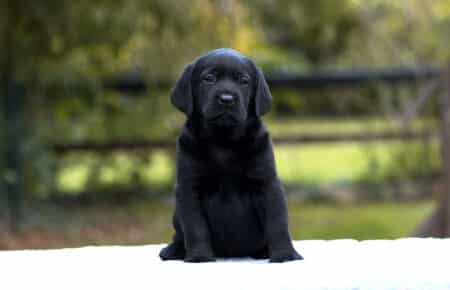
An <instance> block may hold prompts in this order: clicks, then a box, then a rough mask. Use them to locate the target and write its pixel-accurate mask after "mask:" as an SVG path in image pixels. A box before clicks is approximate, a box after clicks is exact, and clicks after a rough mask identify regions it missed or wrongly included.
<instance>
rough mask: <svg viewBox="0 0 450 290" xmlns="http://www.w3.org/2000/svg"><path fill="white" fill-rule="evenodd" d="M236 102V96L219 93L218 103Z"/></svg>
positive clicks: (232, 103)
mask: <svg viewBox="0 0 450 290" xmlns="http://www.w3.org/2000/svg"><path fill="white" fill-rule="evenodd" d="M236 103H237V97H236V96H233V95H229V94H221V95H219V104H221V105H228V106H231V105H234V104H236Z"/></svg>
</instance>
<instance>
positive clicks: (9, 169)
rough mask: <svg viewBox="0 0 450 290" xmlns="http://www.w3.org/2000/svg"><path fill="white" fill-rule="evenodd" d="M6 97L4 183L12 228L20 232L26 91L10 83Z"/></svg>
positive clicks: (8, 83) (7, 83)
mask: <svg viewBox="0 0 450 290" xmlns="http://www.w3.org/2000/svg"><path fill="white" fill-rule="evenodd" d="M6 80H7V82H6V83H5V84H4V85H5V86H6V90H5V91H4V92H5V95H4V106H3V107H4V124H5V125H4V126H5V128H4V129H5V134H4V135H5V141H6V142H5V144H4V162H5V174H4V183H5V189H6V195H7V201H8V207H9V217H10V226H11V229H12V230H13V231H17V230H19V226H20V220H21V206H22V192H23V168H22V161H23V160H22V144H21V142H20V139H21V137H22V136H21V135H22V134H24V132H23V121H24V120H23V105H24V98H25V90H24V88H23V87H22V86H20V85H18V84H17V83H15V82H13V81H11V80H10V81H8V79H7V78H6Z"/></svg>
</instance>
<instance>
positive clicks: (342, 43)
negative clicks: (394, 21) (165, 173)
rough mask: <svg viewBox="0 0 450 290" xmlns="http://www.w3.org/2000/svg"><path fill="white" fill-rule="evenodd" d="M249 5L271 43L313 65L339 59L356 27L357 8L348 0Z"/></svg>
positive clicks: (285, 1)
mask: <svg viewBox="0 0 450 290" xmlns="http://www.w3.org/2000/svg"><path fill="white" fill-rule="evenodd" d="M251 3H252V5H254V7H255V8H256V9H257V11H258V12H257V14H258V16H259V19H260V21H261V23H262V24H263V27H264V28H263V29H264V30H265V31H266V32H267V33H266V35H267V38H268V39H269V41H270V42H271V43H273V44H274V45H276V46H280V47H283V48H285V49H288V50H290V51H296V52H297V53H299V54H300V55H303V56H304V58H305V59H306V60H308V62H310V63H311V64H314V65H318V64H324V63H329V62H330V61H333V60H334V59H335V58H336V57H337V56H339V55H341V54H342V53H343V52H344V51H345V50H346V48H347V46H348V42H349V40H350V37H351V36H352V33H353V32H354V31H355V30H356V29H357V28H358V26H359V23H358V14H357V12H358V10H357V6H356V5H354V4H353V1H349V0H345V1H342V0H333V1H322V0H320V1H318V0H304V1H293V0H282V1H252V2H251Z"/></svg>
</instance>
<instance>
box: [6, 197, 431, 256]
mask: <svg viewBox="0 0 450 290" xmlns="http://www.w3.org/2000/svg"><path fill="white" fill-rule="evenodd" d="M34 207H35V208H34V209H28V210H29V211H30V212H26V213H25V215H24V216H25V217H32V218H28V219H29V220H28V221H27V223H25V225H24V226H23V229H22V231H21V233H19V234H17V235H15V236H9V235H8V234H7V233H5V232H4V233H3V234H2V233H0V248H3V249H4V248H9V249H21V248H60V247H78V246H85V245H116V244H117V245H132V244H134V245H137V244H158V243H166V242H168V241H170V238H171V236H172V234H173V229H172V224H171V219H172V218H171V216H172V212H173V202H168V201H137V202H134V203H131V204H128V205H125V206H123V205H122V206H119V205H116V206H91V207H82V208H65V209H64V210H61V209H57V208H55V207H54V206H53V207H49V208H48V207H42V205H41V206H40V207H36V205H34ZM432 207H433V204H432V203H431V202H428V201H422V202H409V203H368V204H360V205H353V206H351V205H346V206H341V205H332V204H321V205H314V204H310V203H303V202H300V201H298V200H295V199H291V200H290V201H289V216H290V229H291V232H292V238H293V239H295V240H304V239H349V238H351V239H357V240H365V239H396V238H402V237H408V236H410V235H411V233H412V232H413V231H414V229H415V228H416V227H417V226H418V225H419V224H420V223H421V222H422V221H423V220H424V219H425V217H426V216H428V214H429V213H430V212H431V210H432ZM5 234H6V235H5ZM5 245H6V246H5Z"/></svg>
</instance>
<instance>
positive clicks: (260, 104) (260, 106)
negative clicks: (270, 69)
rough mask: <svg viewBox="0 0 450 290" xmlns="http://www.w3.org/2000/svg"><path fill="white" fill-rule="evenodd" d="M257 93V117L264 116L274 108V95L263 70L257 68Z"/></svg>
mask: <svg viewBox="0 0 450 290" xmlns="http://www.w3.org/2000/svg"><path fill="white" fill-rule="evenodd" d="M256 77H257V80H256V81H257V84H256V91H255V113H256V115H257V116H262V115H264V114H265V113H267V112H269V111H270V108H271V106H272V94H271V93H270V89H269V86H268V85H267V82H266V79H265V78H264V74H263V72H262V70H261V69H260V68H258V67H256Z"/></svg>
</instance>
